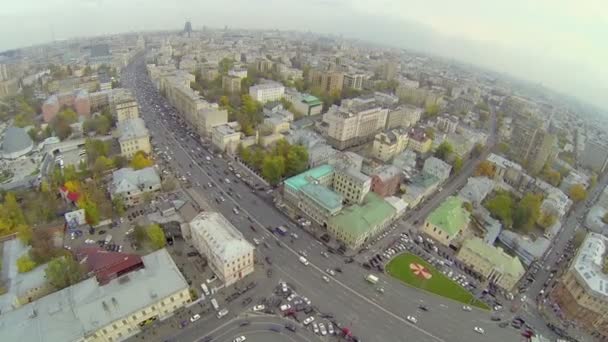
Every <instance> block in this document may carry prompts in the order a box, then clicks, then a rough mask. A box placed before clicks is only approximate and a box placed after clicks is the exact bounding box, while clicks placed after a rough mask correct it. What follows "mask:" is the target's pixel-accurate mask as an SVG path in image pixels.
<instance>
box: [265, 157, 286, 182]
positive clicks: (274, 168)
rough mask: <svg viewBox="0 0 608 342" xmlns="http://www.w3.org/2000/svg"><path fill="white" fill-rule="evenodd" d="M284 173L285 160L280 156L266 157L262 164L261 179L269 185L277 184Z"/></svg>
mask: <svg viewBox="0 0 608 342" xmlns="http://www.w3.org/2000/svg"><path fill="white" fill-rule="evenodd" d="M284 172H285V158H283V157H282V156H266V157H265V158H264V162H263V164H262V177H264V179H266V180H267V181H268V182H269V183H270V184H277V183H279V181H280V180H281V176H282V175H283V173H284Z"/></svg>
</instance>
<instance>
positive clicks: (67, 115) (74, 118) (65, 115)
mask: <svg viewBox="0 0 608 342" xmlns="http://www.w3.org/2000/svg"><path fill="white" fill-rule="evenodd" d="M57 116H58V117H61V118H62V119H64V120H65V121H67V122H68V123H70V124H73V123H75V122H78V114H76V112H75V111H74V110H73V109H71V108H66V109H64V110H62V111H61V112H59V113H57Z"/></svg>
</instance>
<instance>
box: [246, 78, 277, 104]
mask: <svg viewBox="0 0 608 342" xmlns="http://www.w3.org/2000/svg"><path fill="white" fill-rule="evenodd" d="M249 95H250V96H251V97H252V98H253V99H254V100H256V101H258V102H262V103H266V102H268V101H278V100H280V99H281V98H283V96H284V95H285V86H283V85H282V84H280V83H277V82H266V83H262V84H257V85H254V86H252V87H249Z"/></svg>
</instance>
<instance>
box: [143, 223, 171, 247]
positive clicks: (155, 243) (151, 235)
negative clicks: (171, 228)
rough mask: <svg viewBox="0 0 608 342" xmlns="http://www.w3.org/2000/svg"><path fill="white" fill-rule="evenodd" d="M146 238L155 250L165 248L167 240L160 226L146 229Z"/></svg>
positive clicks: (152, 225)
mask: <svg viewBox="0 0 608 342" xmlns="http://www.w3.org/2000/svg"><path fill="white" fill-rule="evenodd" d="M146 236H147V237H148V240H149V241H150V244H151V245H152V247H154V249H161V248H163V247H165V243H166V242H167V240H166V239H165V232H164V231H163V229H162V228H161V227H160V226H159V225H158V224H151V225H149V226H148V228H146Z"/></svg>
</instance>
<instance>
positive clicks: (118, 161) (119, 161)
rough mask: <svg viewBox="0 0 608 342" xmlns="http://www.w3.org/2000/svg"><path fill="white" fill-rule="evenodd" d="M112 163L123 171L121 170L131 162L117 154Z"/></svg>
mask: <svg viewBox="0 0 608 342" xmlns="http://www.w3.org/2000/svg"><path fill="white" fill-rule="evenodd" d="M112 163H113V164H114V167H116V168H117V169H121V168H123V167H125V166H127V164H128V163H129V161H128V160H127V158H125V157H124V156H121V155H120V154H117V155H115V156H114V157H112Z"/></svg>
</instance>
